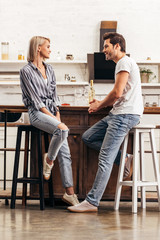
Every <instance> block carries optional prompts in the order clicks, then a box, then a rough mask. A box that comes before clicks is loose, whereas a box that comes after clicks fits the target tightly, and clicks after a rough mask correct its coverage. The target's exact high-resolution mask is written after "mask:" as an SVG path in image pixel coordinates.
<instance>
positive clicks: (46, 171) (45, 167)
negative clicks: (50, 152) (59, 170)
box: [43, 153, 54, 180]
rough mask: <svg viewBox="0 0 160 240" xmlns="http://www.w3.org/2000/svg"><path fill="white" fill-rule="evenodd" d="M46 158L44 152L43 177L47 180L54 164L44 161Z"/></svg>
mask: <svg viewBox="0 0 160 240" xmlns="http://www.w3.org/2000/svg"><path fill="white" fill-rule="evenodd" d="M46 158H47V153H45V154H44V156H43V178H44V179H45V180H49V179H50V176H51V171H52V168H53V166H54V162H53V164H52V165H50V164H48V163H47V162H46Z"/></svg>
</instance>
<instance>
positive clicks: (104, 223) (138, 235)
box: [0, 200, 160, 240]
mask: <svg viewBox="0 0 160 240" xmlns="http://www.w3.org/2000/svg"><path fill="white" fill-rule="evenodd" d="M9 202H10V201H9ZM139 206H140V205H139ZM66 207H67V206H56V207H55V208H50V207H46V209H45V210H44V211H40V210H39V202H38V201H29V202H28V204H27V206H26V208H22V205H21V201H20V200H17V201H16V209H12V210H11V209H10V207H9V206H5V201H4V200H1V201H0V239H2V240H14V239H16V240H19V239H20V240H26V239H27V240H32V239H35V240H36V239H39V240H41V239H56V240H63V239H65V240H72V239H73V240H75V239H76V240H82V239H87V240H90V239H92V240H103V239H104V240H105V239H107V240H143V239H145V240H147V239H150V240H158V239H160V212H158V203H157V202H155V203H147V210H146V211H145V210H144V211H142V210H141V208H139V209H138V214H132V213H131V203H130V202H123V203H121V204H120V211H118V212H115V211H114V210H113V202H101V204H100V207H99V212H98V213H81V214H78V213H70V212H68V210H67V209H66Z"/></svg>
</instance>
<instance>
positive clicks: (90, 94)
mask: <svg viewBox="0 0 160 240" xmlns="http://www.w3.org/2000/svg"><path fill="white" fill-rule="evenodd" d="M88 96H89V103H90V102H91V101H93V99H94V98H95V90H94V87H93V80H91V81H90V89H89V93H88Z"/></svg>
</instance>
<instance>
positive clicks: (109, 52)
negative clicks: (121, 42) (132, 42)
mask: <svg viewBox="0 0 160 240" xmlns="http://www.w3.org/2000/svg"><path fill="white" fill-rule="evenodd" d="M116 48H117V46H116V45H114V46H113V45H112V44H111V43H110V39H106V40H105V41H104V45H103V52H104V54H105V56H106V60H114V59H115V57H116V54H117V51H116Z"/></svg>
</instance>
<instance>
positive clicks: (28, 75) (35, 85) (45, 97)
mask: <svg viewBox="0 0 160 240" xmlns="http://www.w3.org/2000/svg"><path fill="white" fill-rule="evenodd" d="M43 63H44V62H43ZM44 66H45V68H46V76H47V83H46V82H45V80H44V78H43V76H42V74H41V72H40V71H39V70H38V68H37V67H36V66H35V65H34V64H33V63H32V62H28V64H27V65H25V66H24V67H23V68H22V69H21V70H20V85H21V89H22V100H23V103H24V105H25V106H26V107H27V108H29V107H32V108H34V109H36V110H39V109H40V108H42V107H46V108H47V109H48V110H49V111H50V112H51V113H52V114H54V115H55V114H56V112H57V111H58V109H57V106H60V100H59V98H58V96H57V91H56V78H55V74H54V71H53V68H52V66H51V65H49V64H46V63H44Z"/></svg>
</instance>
